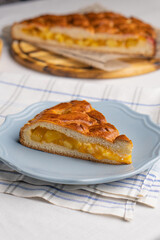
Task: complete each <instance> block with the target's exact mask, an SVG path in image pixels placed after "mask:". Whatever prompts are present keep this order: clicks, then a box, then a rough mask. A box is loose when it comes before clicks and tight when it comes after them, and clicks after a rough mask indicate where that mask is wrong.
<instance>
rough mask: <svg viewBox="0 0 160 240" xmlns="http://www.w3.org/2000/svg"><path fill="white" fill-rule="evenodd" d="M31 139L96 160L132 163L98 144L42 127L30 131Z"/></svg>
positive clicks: (127, 158) (129, 157) (127, 157)
mask: <svg viewBox="0 0 160 240" xmlns="http://www.w3.org/2000/svg"><path fill="white" fill-rule="evenodd" d="M31 139H32V140H33V141H36V142H47V143H54V144H57V145H60V146H63V147H66V148H68V149H72V150H77V151H79V152H81V153H88V154H91V155H92V156H93V157H95V158H96V159H98V160H103V159H109V160H115V161H117V162H123V163H126V164H130V163H131V162H132V160H131V155H129V156H125V157H124V156H123V157H121V156H119V155H118V154H116V153H113V152H112V151H111V150H109V149H107V148H106V147H104V146H101V145H99V144H93V143H85V142H80V141H78V140H77V139H73V138H71V137H68V136H66V135H65V134H63V133H60V132H57V131H55V130H47V129H46V128H42V127H37V128H35V129H34V130H32V132H31Z"/></svg>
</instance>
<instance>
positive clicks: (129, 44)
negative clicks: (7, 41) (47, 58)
mask: <svg viewBox="0 0 160 240" xmlns="http://www.w3.org/2000/svg"><path fill="white" fill-rule="evenodd" d="M12 37H13V39H18V40H26V41H29V42H32V43H35V44H38V43H39V44H40V45H41V46H43V45H44V44H45V46H46V45H47V47H48V49H49V47H53V46H58V47H61V46H63V47H67V48H71V49H92V50H95V51H100V52H111V53H120V54H132V55H142V56H145V57H152V56H153V55H154V54H155V49H156V33H155V30H154V28H153V27H152V26H151V25H149V24H147V23H144V22H143V21H141V20H139V19H137V18H134V17H125V16H123V15H121V14H117V13H114V12H100V13H93V12H90V13H85V14H69V15H43V16H39V17H36V18H32V19H28V20H25V21H22V22H19V23H15V24H14V25H13V26H12Z"/></svg>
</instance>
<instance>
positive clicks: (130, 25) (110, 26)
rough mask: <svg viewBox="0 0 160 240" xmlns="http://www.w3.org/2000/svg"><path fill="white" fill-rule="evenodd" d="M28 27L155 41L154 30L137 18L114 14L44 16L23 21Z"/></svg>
mask: <svg viewBox="0 0 160 240" xmlns="http://www.w3.org/2000/svg"><path fill="white" fill-rule="evenodd" d="M21 23H24V24H27V25H28V27H30V26H35V27H40V28H43V27H47V28H52V27H57V26H59V27H67V28H72V27H79V28H83V29H85V30H88V31H89V32H91V33H108V34H114V35H124V34H125V35H128V34H129V35H136V36H143V37H145V38H149V39H152V40H155V38H156V33H155V30H154V28H153V27H152V26H151V25H149V24H147V23H144V22H143V21H141V20H139V19H137V18H135V17H128V18H127V17H125V16H123V15H121V14H117V13H114V12H100V13H92V12H90V13H86V14H70V15H59V16H58V15H43V16H39V17H36V18H32V19H29V20H25V21H22V22H21Z"/></svg>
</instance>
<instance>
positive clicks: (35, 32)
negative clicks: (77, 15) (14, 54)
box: [22, 28, 145, 48]
mask: <svg viewBox="0 0 160 240" xmlns="http://www.w3.org/2000/svg"><path fill="white" fill-rule="evenodd" d="M22 31H23V32H24V33H26V34H28V35H32V36H36V37H40V38H42V39H45V40H46V39H47V40H55V41H57V42H59V43H65V44H66V45H68V46H71V45H79V46H89V47H99V46H107V47H111V48H112V47H120V46H123V47H127V48H130V47H135V46H136V45H137V44H138V43H139V41H141V42H142V41H143V42H144V41H145V39H144V38H142V37H140V38H139V39H134V38H130V39H126V40H116V39H107V40H106V39H97V40H94V39H91V38H83V39H74V38H71V37H69V36H67V35H65V34H62V33H53V32H50V30H49V29H48V28H46V29H44V30H43V31H41V30H40V29H38V28H23V29H22Z"/></svg>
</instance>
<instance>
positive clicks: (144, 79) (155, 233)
mask: <svg viewBox="0 0 160 240" xmlns="http://www.w3.org/2000/svg"><path fill="white" fill-rule="evenodd" d="M92 3H94V1H91V0H81V1H76V0H68V1H64V0H63V1H62V0H58V1H57V0H52V1H47V0H44V1H35V2H34V1H33V2H27V3H18V4H17V3H16V4H11V5H5V6H3V7H2V6H1V7H0V30H1V29H2V27H4V26H6V25H9V24H11V23H12V22H13V21H16V20H20V19H23V18H27V17H31V16H35V15H38V14H41V13H52V12H54V13H64V12H69V11H70V12H71V11H75V10H77V9H79V8H83V7H85V6H86V5H90V4H92ZM99 3H101V4H103V5H104V6H105V7H106V8H108V9H111V10H115V11H118V12H121V13H123V14H126V15H134V16H137V17H139V18H141V19H143V20H145V21H148V22H150V23H151V24H153V25H154V26H156V27H159V23H160V14H159V13H160V1H159V0H152V1H150V0H135V1H127V0H121V1H117V0H107V1H105V0H104V1H100V0H99ZM4 71H5V72H17V73H30V74H31V73H32V74H34V75H37V76H42V74H40V73H37V72H34V71H32V70H29V69H26V68H24V67H22V66H20V65H18V64H17V63H16V62H14V60H13V59H12V58H11V57H10V54H9V52H8V46H7V45H6V44H4V48H3V52H2V56H1V59H0V72H4ZM44 76H45V75H44ZM57 78H58V77H57ZM72 81H88V82H90V81H91V80H87V79H86V80H85V79H83V80H80V79H72ZM104 81H107V83H109V84H113V85H117V86H118V85H124V84H125V85H128V86H130V87H131V86H144V87H154V88H156V87H160V71H156V72H153V73H149V74H146V75H142V76H137V77H131V78H125V79H115V80H94V82H98V83H99V84H102V83H103V82H104ZM6 94H7V92H6ZM0 212H1V215H0V216H1V217H0V238H1V239H4V240H11V239H24V240H28V239H39V240H41V239H46V240H48V239H54V240H57V239H58V240H62V239H69V240H75V239H76V240H80V239H84V240H86V239H87V240H88V239H92V240H95V239H96V240H98V239H111V240H112V239H113V240H117V239H120V240H121V239H122V240H128V239H130V240H133V239H134V240H135V239H136V240H141V239H142V240H143V239H144V240H152V239H153V240H159V239H160V230H159V222H160V205H159V206H157V208H155V209H150V208H146V207H143V206H137V208H136V214H135V218H134V220H133V221H132V222H130V223H127V222H124V221H122V220H119V219H116V218H113V217H109V216H97V215H91V214H87V213H81V212H77V211H72V210H70V209H65V208H61V207H57V206H53V205H50V204H47V203H46V202H43V201H42V200H38V199H36V200H32V199H24V198H17V197H14V196H10V195H5V194H0Z"/></svg>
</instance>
